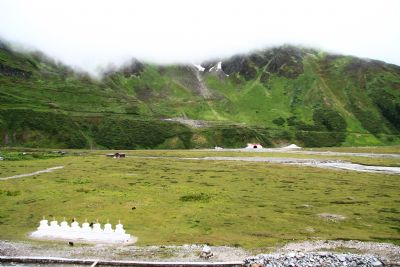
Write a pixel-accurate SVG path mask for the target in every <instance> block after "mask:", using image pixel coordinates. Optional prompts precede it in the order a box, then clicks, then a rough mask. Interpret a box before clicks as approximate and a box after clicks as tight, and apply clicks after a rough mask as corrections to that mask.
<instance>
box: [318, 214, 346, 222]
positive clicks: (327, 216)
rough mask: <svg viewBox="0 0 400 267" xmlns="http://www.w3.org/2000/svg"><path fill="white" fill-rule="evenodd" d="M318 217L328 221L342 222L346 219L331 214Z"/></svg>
mask: <svg viewBox="0 0 400 267" xmlns="http://www.w3.org/2000/svg"><path fill="white" fill-rule="evenodd" d="M318 216H319V217H321V218H323V219H327V220H330V221H342V220H344V219H346V217H345V216H343V215H340V214H333V213H320V214H318Z"/></svg>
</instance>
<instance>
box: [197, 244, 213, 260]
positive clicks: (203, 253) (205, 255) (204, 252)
mask: <svg viewBox="0 0 400 267" xmlns="http://www.w3.org/2000/svg"><path fill="white" fill-rule="evenodd" d="M212 256H214V255H213V253H212V252H211V248H210V247H209V246H207V245H205V246H204V247H203V249H202V251H201V253H200V258H202V259H209V258H211V257H212Z"/></svg>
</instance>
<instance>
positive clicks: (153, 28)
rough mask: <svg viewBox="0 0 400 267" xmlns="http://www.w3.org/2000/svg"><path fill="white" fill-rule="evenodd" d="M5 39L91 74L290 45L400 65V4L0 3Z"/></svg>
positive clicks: (309, 0) (319, 0) (227, 0)
mask: <svg viewBox="0 0 400 267" xmlns="http://www.w3.org/2000/svg"><path fill="white" fill-rule="evenodd" d="M0 38H3V39H5V40H7V41H10V42H17V43H19V44H20V45H24V46H27V47H31V48H35V49H39V50H42V51H43V52H45V53H46V54H48V55H50V56H52V57H55V58H57V59H59V60H61V61H63V62H64V63H67V64H69V65H72V66H77V67H80V68H83V69H86V70H89V71H94V70H95V69H96V68H97V67H98V66H99V65H102V66H105V65H107V64H108V63H110V62H113V63H116V64H119V63H121V62H122V61H126V60H127V59H128V58H130V57H136V58H139V59H141V60H147V61H153V62H157V63H175V62H201V61H203V60H206V59H210V58H214V57H224V56H230V55H233V54H235V53H240V52H248V51H251V50H254V49H259V48H265V47H270V46H276V45H281V44H284V43H289V44H295V45H297V44H300V45H303V46H310V47H314V48H319V49H323V50H327V51H330V52H336V53H342V54H350V55H356V56H359V57H368V58H373V59H379V60H383V61H386V62H390V63H394V64H397V65H400V1H399V0H376V1H370V0H360V1H357V0H353V1H352V0H343V1H342V0H333V1H331V0H315V1H314V0H301V1H300V0H293V1H288V0H276V1H266V0H244V1H234V0H201V1H199V0H197V1H191V0H159V1H157V0H143V1H139V0H136V1H134V0H132V1H128V0H126V1H124V0H111V1H99V0H93V1H88V0H86V1H83V0H57V1H55V0H35V1H32V0H0Z"/></svg>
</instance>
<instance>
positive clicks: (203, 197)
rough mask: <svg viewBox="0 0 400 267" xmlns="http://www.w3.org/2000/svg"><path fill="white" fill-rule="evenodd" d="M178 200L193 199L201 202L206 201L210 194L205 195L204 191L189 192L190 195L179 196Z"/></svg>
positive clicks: (188, 200)
mask: <svg viewBox="0 0 400 267" xmlns="http://www.w3.org/2000/svg"><path fill="white" fill-rule="evenodd" d="M179 200H180V201H183V202H194V201H201V202H206V201H208V200H210V196H209V195H206V194H204V193H200V194H190V195H184V196H181V197H180V198H179Z"/></svg>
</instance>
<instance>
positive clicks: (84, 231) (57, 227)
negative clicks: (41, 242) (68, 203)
mask: <svg viewBox="0 0 400 267" xmlns="http://www.w3.org/2000/svg"><path fill="white" fill-rule="evenodd" d="M31 236H32V237H33V238H39V239H64V240H78V241H87V242H106V243H125V242H129V241H130V239H131V235H130V234H126V233H125V230H124V226H123V225H122V224H121V222H119V223H118V224H117V225H116V226H115V230H114V229H112V225H111V224H110V223H108V222H107V223H106V224H105V225H104V229H102V228H101V224H100V223H98V222H96V223H94V224H93V228H92V227H90V224H89V223H88V222H87V221H85V222H84V223H82V227H81V226H79V223H78V222H77V221H75V220H74V221H73V222H72V223H71V226H69V225H68V223H67V222H66V221H65V218H64V220H63V221H62V222H61V223H60V224H58V222H57V221H56V220H55V219H53V221H51V222H50V225H49V222H48V220H46V219H45V218H43V220H41V221H40V223H39V227H38V228H37V230H36V231H35V232H33V233H32V234H31Z"/></svg>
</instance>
